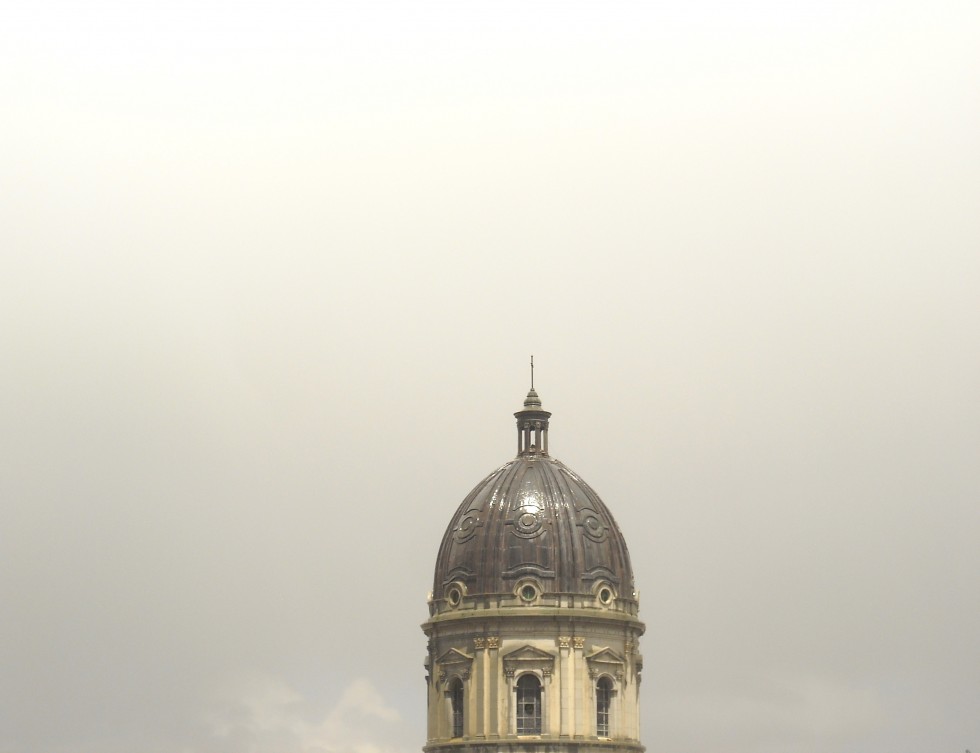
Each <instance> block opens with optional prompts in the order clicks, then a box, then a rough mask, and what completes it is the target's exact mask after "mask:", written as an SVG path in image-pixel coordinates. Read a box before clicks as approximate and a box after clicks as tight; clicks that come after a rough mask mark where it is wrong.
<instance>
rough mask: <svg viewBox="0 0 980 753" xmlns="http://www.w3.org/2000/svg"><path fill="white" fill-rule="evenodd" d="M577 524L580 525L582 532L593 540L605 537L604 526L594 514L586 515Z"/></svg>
mask: <svg viewBox="0 0 980 753" xmlns="http://www.w3.org/2000/svg"><path fill="white" fill-rule="evenodd" d="M579 525H580V526H582V532H583V533H584V534H585V535H586V536H587V537H589V538H590V539H592V540H593V541H602V540H603V539H605V538H606V527H605V526H604V525H603V524H602V521H601V520H599V518H597V517H596V516H595V515H586V516H585V518H584V519H583V520H582V522H581V523H579Z"/></svg>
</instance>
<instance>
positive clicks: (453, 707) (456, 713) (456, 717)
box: [449, 677, 463, 737]
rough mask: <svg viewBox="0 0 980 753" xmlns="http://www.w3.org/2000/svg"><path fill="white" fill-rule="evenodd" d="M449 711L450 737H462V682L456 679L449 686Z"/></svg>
mask: <svg viewBox="0 0 980 753" xmlns="http://www.w3.org/2000/svg"><path fill="white" fill-rule="evenodd" d="M449 709H450V711H451V712H452V725H453V734H452V737H462V736H463V682H462V681H461V680H460V679H459V678H458V677H457V678H456V679H454V680H453V681H452V683H451V684H450V685H449Z"/></svg>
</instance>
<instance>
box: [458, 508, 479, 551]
mask: <svg viewBox="0 0 980 753" xmlns="http://www.w3.org/2000/svg"><path fill="white" fill-rule="evenodd" d="M481 525H483V523H481V522H480V519H479V518H478V517H477V516H476V515H472V514H469V515H467V516H466V517H465V518H463V519H462V520H461V521H459V525H458V526H457V527H456V532H455V539H456V541H457V543H459V544H463V543H465V542H467V541H469V540H470V539H472V538H473V536H474V535H475V534H476V529H477V528H479V527H480V526H481Z"/></svg>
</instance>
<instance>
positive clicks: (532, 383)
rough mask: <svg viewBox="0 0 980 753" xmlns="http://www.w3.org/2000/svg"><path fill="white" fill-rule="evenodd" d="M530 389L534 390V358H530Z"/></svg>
mask: <svg viewBox="0 0 980 753" xmlns="http://www.w3.org/2000/svg"><path fill="white" fill-rule="evenodd" d="M531 389H532V390H533V389H534V356H531Z"/></svg>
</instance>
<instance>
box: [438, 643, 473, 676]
mask: <svg viewBox="0 0 980 753" xmlns="http://www.w3.org/2000/svg"><path fill="white" fill-rule="evenodd" d="M472 663H473V657H472V656H470V655H469V654H464V653H463V652H462V651H460V650H458V649H455V648H451V649H449V650H448V651H446V652H445V653H443V654H441V655H440V656H439V658H438V659H436V666H437V667H438V668H439V682H441V683H443V684H445V683H447V682H448V681H449V678H450V677H451V676H454V675H459V676H460V677H461V678H463V679H464V680H466V679H469V676H470V665H472Z"/></svg>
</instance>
